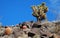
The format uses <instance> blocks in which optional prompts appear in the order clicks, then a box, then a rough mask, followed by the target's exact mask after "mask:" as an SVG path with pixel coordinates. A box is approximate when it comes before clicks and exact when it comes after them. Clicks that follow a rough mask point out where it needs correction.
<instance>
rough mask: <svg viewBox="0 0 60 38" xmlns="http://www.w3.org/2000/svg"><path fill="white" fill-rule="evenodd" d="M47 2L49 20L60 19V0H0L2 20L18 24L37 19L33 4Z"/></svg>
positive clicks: (9, 23) (2, 21) (0, 16)
mask: <svg viewBox="0 0 60 38" xmlns="http://www.w3.org/2000/svg"><path fill="white" fill-rule="evenodd" d="M42 2H46V5H47V6H48V8H49V10H48V12H47V14H46V15H47V19H48V21H54V20H60V17H59V15H60V0H0V22H1V23H2V24H3V25H12V24H18V23H21V22H25V21H31V20H33V21H36V18H35V17H33V16H32V9H31V6H32V5H40V4H41V3H42Z"/></svg>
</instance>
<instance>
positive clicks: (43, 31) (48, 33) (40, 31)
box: [0, 21, 60, 38]
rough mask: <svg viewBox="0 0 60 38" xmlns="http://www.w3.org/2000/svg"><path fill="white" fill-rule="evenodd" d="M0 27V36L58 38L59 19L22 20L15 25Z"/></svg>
mask: <svg viewBox="0 0 60 38" xmlns="http://www.w3.org/2000/svg"><path fill="white" fill-rule="evenodd" d="M6 28H7V27H0V38H60V21H57V22H42V23H40V22H33V21H30V22H24V23H21V24H18V25H16V26H11V27H9V28H10V29H11V31H9V30H8V31H7V33H8V34H7V33H6Z"/></svg>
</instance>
